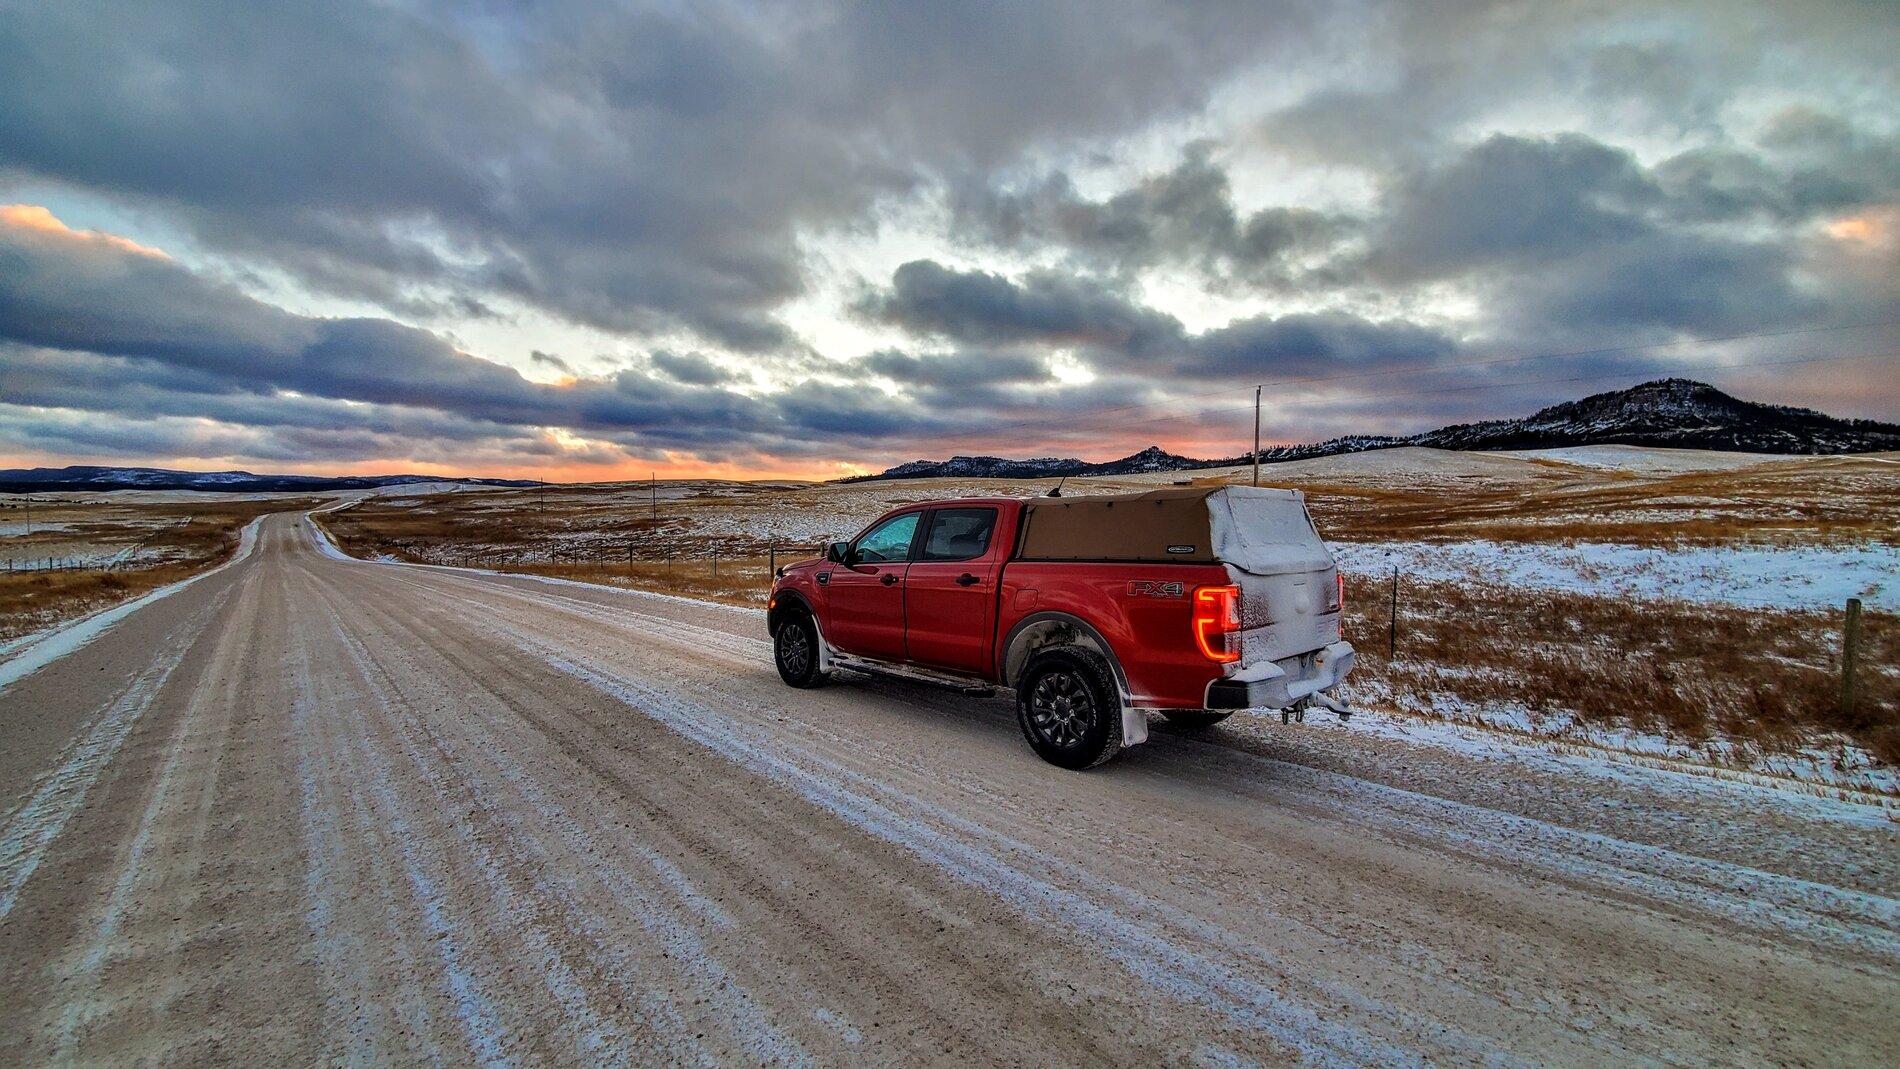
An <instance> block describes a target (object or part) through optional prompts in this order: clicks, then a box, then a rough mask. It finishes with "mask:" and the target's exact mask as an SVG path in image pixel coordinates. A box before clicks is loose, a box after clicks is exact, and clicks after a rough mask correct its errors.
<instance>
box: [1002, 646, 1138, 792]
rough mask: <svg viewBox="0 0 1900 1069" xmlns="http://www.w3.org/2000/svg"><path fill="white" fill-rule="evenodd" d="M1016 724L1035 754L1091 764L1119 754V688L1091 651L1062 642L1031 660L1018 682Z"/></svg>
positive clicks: (1076, 765) (1066, 763)
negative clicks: (1060, 644)
mask: <svg viewBox="0 0 1900 1069" xmlns="http://www.w3.org/2000/svg"><path fill="white" fill-rule="evenodd" d="M1016 725H1017V726H1018V727H1020V728H1021V729H1022V732H1023V738H1024V739H1026V740H1028V742H1029V748H1030V749H1032V750H1034V751H1036V756H1038V757H1040V758H1042V759H1043V760H1044V761H1047V762H1049V763H1050V764H1052V765H1056V766H1059V767H1061V768H1069V769H1084V768H1094V767H1095V766H1096V765H1099V764H1101V763H1102V762H1104V761H1107V760H1108V759H1109V758H1111V757H1114V756H1115V755H1116V754H1118V753H1120V752H1121V749H1122V699H1121V688H1119V687H1117V686H1116V685H1115V676H1114V673H1113V671H1111V670H1110V668H1109V666H1108V661H1107V660H1106V659H1104V658H1103V657H1102V655H1101V654H1099V653H1096V652H1095V651H1094V650H1090V649H1084V648H1082V647H1080V646H1061V647H1057V648H1055V649H1050V650H1044V651H1043V652H1041V653H1039V654H1037V655H1036V657H1035V659H1034V660H1032V661H1030V662H1029V666H1028V667H1027V668H1025V669H1024V670H1023V674H1022V678H1021V679H1020V680H1018V681H1017V686H1016Z"/></svg>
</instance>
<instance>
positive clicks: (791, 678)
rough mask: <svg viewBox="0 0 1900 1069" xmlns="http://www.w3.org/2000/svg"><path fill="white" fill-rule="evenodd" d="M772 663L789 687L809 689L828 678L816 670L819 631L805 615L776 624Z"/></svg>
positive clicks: (797, 615)
mask: <svg viewBox="0 0 1900 1069" xmlns="http://www.w3.org/2000/svg"><path fill="white" fill-rule="evenodd" d="M772 661H773V663H774V664H776V665H778V677H779V678H780V679H783V680H784V681H785V682H786V684H787V685H788V686H793V687H798V688H800V689H801V690H803V689H810V688H812V687H822V686H824V685H825V683H826V682H827V681H828V680H829V679H830V677H829V676H827V675H826V674H825V673H824V672H822V671H820V670H819V668H818V628H817V626H816V625H815V624H813V623H812V622H811V617H809V616H807V615H805V614H804V613H798V614H796V615H794V616H793V617H791V618H790V619H788V620H786V621H785V622H784V623H782V624H780V625H779V628H778V634H776V635H773V636H772Z"/></svg>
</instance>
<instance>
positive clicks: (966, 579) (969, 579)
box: [957, 572, 982, 586]
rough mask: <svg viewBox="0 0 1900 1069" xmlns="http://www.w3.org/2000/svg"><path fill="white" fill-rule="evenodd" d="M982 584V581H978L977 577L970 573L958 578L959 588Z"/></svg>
mask: <svg viewBox="0 0 1900 1069" xmlns="http://www.w3.org/2000/svg"><path fill="white" fill-rule="evenodd" d="M980 582H982V580H981V579H978V578H977V577H976V576H974V575H971V574H970V573H969V572H964V573H963V574H962V575H959V576H957V585H958V586H975V585H976V584H978V583H980Z"/></svg>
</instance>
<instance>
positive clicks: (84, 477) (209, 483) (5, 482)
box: [0, 464, 534, 494]
mask: <svg viewBox="0 0 1900 1069" xmlns="http://www.w3.org/2000/svg"><path fill="white" fill-rule="evenodd" d="M436 482H447V483H470V484H475V485H481V486H533V485H534V483H533V482H532V481H531V480H526V479H445V478H442V477H440V476H436V475H340V476H329V475H253V474H252V473H250V472H248V471H173V470H171V469H169V468H102V467H95V466H92V465H86V464H75V465H72V466H70V467H65V468H7V469H0V492H6V493H40V492H42V491H46V492H52V491H56V490H207V491H209V490H216V491H223V492H225V493H250V494H256V493H271V492H281V491H315V492H322V491H330V490H369V489H374V488H376V487H379V486H404V485H408V484H410V483H436Z"/></svg>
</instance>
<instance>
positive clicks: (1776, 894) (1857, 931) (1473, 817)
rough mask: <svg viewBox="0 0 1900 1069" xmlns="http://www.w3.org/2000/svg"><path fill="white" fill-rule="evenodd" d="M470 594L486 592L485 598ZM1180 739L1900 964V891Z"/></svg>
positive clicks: (1516, 861) (1276, 773)
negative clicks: (1714, 855)
mask: <svg viewBox="0 0 1900 1069" xmlns="http://www.w3.org/2000/svg"><path fill="white" fill-rule="evenodd" d="M418 588H419V589H426V588H427V585H426V584H419V587H418ZM485 589H486V588H485ZM504 596H506V597H508V598H510V599H511V600H517V601H519V602H524V603H533V604H536V605H539V606H542V607H546V606H548V605H549V604H550V602H552V601H555V600H556V599H546V598H541V599H537V598H534V597H533V596H532V595H528V594H524V593H521V592H518V591H508V592H507V593H506V594H505V595H504ZM463 600H464V601H466V602H467V603H469V604H475V605H480V604H481V602H480V601H479V599H474V598H465V599H463ZM558 604H559V607H560V608H561V609H563V610H564V611H568V612H571V613H574V614H575V615H578V616H581V617H583V618H585V619H587V620H589V621H591V622H595V623H601V624H608V625H614V626H619V627H625V628H631V629H633V630H636V631H638V632H640V633H641V634H642V636H643V637H646V638H650V639H654V640H657V641H661V642H671V643H675V644H680V643H688V644H690V645H691V648H692V649H694V650H695V651H696V652H699V653H704V654H709V655H713V656H718V657H720V658H721V659H725V660H729V661H732V662H734V663H742V664H751V663H754V662H753V661H752V660H751V659H749V658H746V657H744V656H743V655H741V654H739V653H737V652H735V651H734V650H733V649H732V648H731V647H733V646H750V647H752V648H754V649H756V650H763V651H765V652H766V653H768V654H769V651H770V648H771V644H770V643H769V642H767V641H765V640H763V639H751V638H747V637H742V636H733V635H731V634H729V633H727V632H722V631H717V630H715V629H711V628H705V627H701V626H698V625H694V624H688V623H683V622H680V621H675V620H672V619H670V618H667V617H664V616H656V615H652V614H649V613H641V612H634V611H615V610H612V609H607V608H604V607H602V606H599V605H596V604H594V603H591V602H587V601H583V600H581V599H575V598H559V599H558ZM1178 741H1180V742H1182V743H1183V744H1190V745H1201V746H1206V747H1208V748H1209V749H1212V750H1215V751H1218V756H1219V758H1221V759H1225V760H1231V761H1234V762H1237V763H1239V764H1242V765H1248V764H1258V765H1259V766H1261V768H1262V770H1263V771H1265V770H1270V771H1271V772H1272V775H1270V776H1266V777H1260V776H1254V775H1242V776H1236V777H1235V786H1236V787H1237V788H1238V789H1243V790H1244V789H1246V788H1247V785H1248V784H1251V783H1254V782H1261V783H1266V784H1271V785H1273V786H1274V787H1276V788H1279V787H1284V786H1287V785H1289V778H1291V779H1293V780H1297V781H1298V786H1299V787H1300V788H1301V791H1300V793H1299V794H1298V796H1297V797H1293V798H1286V799H1283V800H1288V801H1292V802H1295V803H1296V804H1300V805H1303V806H1306V807H1308V808H1311V809H1318V810H1321V811H1323V812H1325V813H1327V814H1329V815H1331V816H1334V817H1336V818H1338V819H1341V820H1343V821H1346V822H1348V823H1353V824H1361V825H1363V824H1368V823H1371V824H1375V825H1377V826H1379V827H1381V828H1383V829H1385V830H1386V831H1387V832H1389V833H1394V834H1399V835H1402V836H1404V837H1405V838H1407V839H1409V840H1412V841H1419V840H1423V841H1424V842H1425V843H1427V844H1443V845H1445V846H1448V847H1451V848H1453V849H1455V850H1456V851H1457V852H1458V853H1460V854H1462V855H1464V856H1471V857H1477V858H1482V859H1484V860H1486V861H1489V862H1491V863H1494V864H1497V865H1499V866H1500V867H1503V868H1508V869H1512V870H1514V871H1521V870H1523V869H1526V868H1528V869H1533V870H1535V871H1537V872H1540V873H1542V874H1544V875H1545V876H1546V877H1547V878H1550V879H1553V880H1555V881H1557V882H1560V883H1566V884H1574V883H1577V882H1583V883H1586V884H1595V885H1598V886H1601V887H1605V888H1615V889H1617V890H1619V891H1621V892H1623V893H1625V894H1631V895H1635V896H1638V897H1641V898H1647V899H1650V900H1652V901H1654V902H1657V903H1666V904H1669V905H1672V906H1675V907H1678V908H1685V909H1689V910H1691V911H1693V912H1697V913H1702V914H1713V915H1715V916H1717V917H1720V918H1722V919H1724V920H1726V921H1728V922H1730V923H1734V924H1737V925H1739V926H1742V927H1745V928H1749V929H1752V930H1755V931H1759V932H1764V933H1768V934H1776V935H1781V934H1795V935H1798V936H1801V937H1803V938H1805V939H1807V940H1809V941H1810V942H1813V943H1817V944H1820V945H1823V946H1828V947H1837V948H1843V947H1844V948H1850V949H1854V950H1858V951H1861V952H1864V953H1868V954H1872V955H1874V956H1876V957H1879V958H1882V959H1885V960H1886V961H1888V962H1889V963H1891V964H1895V965H1900V900H1895V899H1893V898H1889V897H1886V896H1882V895H1877V894H1870V893H1867V892H1863V891H1857V890H1853V889H1849V888H1841V887H1836V886H1833V885H1830V884H1824V883H1818V882H1815V881H1811V880H1803V879H1799V878H1797V877H1792V876H1785V875H1782V874H1779V873H1774V872H1767V871H1763V870H1760V869H1754V868H1749V867H1747V866H1743V865H1737V864H1734V863H1731V862H1725V861H1716V860H1711V859H1706V858H1701V857H1697V856H1695V855H1692V854H1684V853H1681V852H1679V851H1674V850H1670V849H1668V848H1666V847H1660V846H1653V845H1649V844H1646V843H1639V842H1632V841H1629V840H1625V839H1617V838H1614V837H1612V836H1607V835H1602V834H1599V833H1595V832H1589V831H1584V830H1580V829H1576V828H1570V827H1565V826H1563V825H1559V824H1553V823H1550V822H1547V821H1542V820H1538V819H1536V818H1533V817H1524V816H1518V815H1516V814H1512V813H1506V812H1503V811H1501V810H1495V809H1489V808H1485V807H1483V806H1477V805H1473V804H1471V803H1468V802H1459V801H1454V800H1451V799H1446V798H1440V797H1437V796H1434V795H1427V794H1421V793H1419V792H1416V791H1409V790H1405V789H1403V788H1398V787H1391V786H1388V785H1385V784H1381V783H1378V782H1376V781H1373V780H1367V779H1362V778H1359V777H1354V776H1349V775H1345V774H1343V773H1338V772H1332V771H1327V770H1323V769H1316V768H1313V767H1311V766H1308V765H1301V764H1297V763H1292V762H1286V761H1279V760H1276V759H1273V758H1268V757H1262V756H1259V755H1256V754H1251V753H1248V752H1246V751H1244V750H1239V749H1236V748H1234V747H1229V746H1222V745H1220V744H1218V743H1197V742H1195V741H1194V740H1191V739H1181V740H1178ZM1276 797H1279V796H1276Z"/></svg>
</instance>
